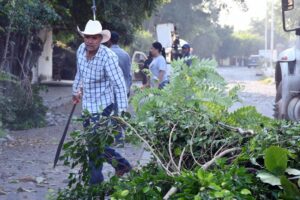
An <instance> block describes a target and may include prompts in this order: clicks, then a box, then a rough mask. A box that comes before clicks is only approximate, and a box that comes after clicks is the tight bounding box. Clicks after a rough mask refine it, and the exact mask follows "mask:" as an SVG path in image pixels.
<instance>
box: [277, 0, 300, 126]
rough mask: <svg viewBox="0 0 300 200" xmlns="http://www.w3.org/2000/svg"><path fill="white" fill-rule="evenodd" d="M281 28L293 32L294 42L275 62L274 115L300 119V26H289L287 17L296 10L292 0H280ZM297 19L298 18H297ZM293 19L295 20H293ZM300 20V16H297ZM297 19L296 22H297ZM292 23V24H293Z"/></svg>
mask: <svg viewBox="0 0 300 200" xmlns="http://www.w3.org/2000/svg"><path fill="white" fill-rule="evenodd" d="M281 5H282V22H283V29H284V31H286V32H295V34H296V36H297V41H296V44H295V46H294V47H293V48H289V49H287V50H285V51H283V52H282V53H280V54H279V61H278V62H277V63H276V69H275V83H276V97H275V107H274V117H275V118H277V119H286V120H293V121H299V120H300V37H299V36H300V26H297V25H296V26H291V24H290V21H291V20H290V19H288V17H289V16H294V15H290V13H291V12H293V11H295V10H296V7H295V3H294V0H281ZM297 20H298V19H297ZM293 21H295V20H293ZM299 21H300V18H299ZM299 21H298V23H297V24H299ZM293 25H294V24H293Z"/></svg>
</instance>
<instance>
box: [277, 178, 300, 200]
mask: <svg viewBox="0 0 300 200" xmlns="http://www.w3.org/2000/svg"><path fill="white" fill-rule="evenodd" d="M280 182H281V185H282V187H283V190H284V194H283V198H284V199H285V200H299V199H300V190H299V188H298V187H297V186H296V185H295V184H293V183H292V182H291V181H289V179H287V178H286V177H284V176H281V177H280Z"/></svg>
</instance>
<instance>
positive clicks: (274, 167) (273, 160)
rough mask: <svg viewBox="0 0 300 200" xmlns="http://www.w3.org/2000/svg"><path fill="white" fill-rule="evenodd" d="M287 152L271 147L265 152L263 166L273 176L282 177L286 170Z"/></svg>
mask: <svg viewBox="0 0 300 200" xmlns="http://www.w3.org/2000/svg"><path fill="white" fill-rule="evenodd" d="M287 162H288V156H287V150H285V149H282V148H280V147H276V146H271V147H269V148H268V149H267V150H266V151H265V166H266V168H267V170H269V171H270V172H272V173H273V174H274V175H277V176H280V175H283V174H284V172H285V170H286V168H287Z"/></svg>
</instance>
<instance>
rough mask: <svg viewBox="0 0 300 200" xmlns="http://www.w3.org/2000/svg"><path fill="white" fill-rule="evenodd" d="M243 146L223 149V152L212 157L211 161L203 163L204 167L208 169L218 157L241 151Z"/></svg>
mask: <svg viewBox="0 0 300 200" xmlns="http://www.w3.org/2000/svg"><path fill="white" fill-rule="evenodd" d="M240 150H241V148H239V147H235V148H231V149H227V150H225V151H222V152H221V153H219V154H218V155H217V156H215V157H214V158H213V159H211V160H210V161H208V162H206V163H205V164H204V165H202V167H201V168H202V169H204V170H207V169H208V168H209V167H210V166H211V165H213V164H214V163H215V162H216V160H217V159H219V158H222V157H223V156H225V155H226V154H229V153H232V152H235V151H240Z"/></svg>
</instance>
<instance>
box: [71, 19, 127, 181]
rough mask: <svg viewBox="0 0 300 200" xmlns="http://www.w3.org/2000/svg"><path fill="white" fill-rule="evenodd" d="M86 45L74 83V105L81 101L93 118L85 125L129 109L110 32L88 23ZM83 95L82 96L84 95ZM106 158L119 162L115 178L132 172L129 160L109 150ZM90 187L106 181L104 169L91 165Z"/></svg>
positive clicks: (83, 47) (80, 55)
mask: <svg viewBox="0 0 300 200" xmlns="http://www.w3.org/2000/svg"><path fill="white" fill-rule="evenodd" d="M79 32H80V34H81V35H82V36H83V38H84V43H83V44H81V45H80V47H79V48H78V50H77V73H76V76H75V80H74V83H73V103H78V102H79V101H80V99H81V97H82V107H83V109H84V110H87V111H89V113H91V114H92V116H93V117H92V118H91V119H88V120H87V121H85V123H84V127H87V126H89V123H90V121H93V122H97V121H98V120H99V117H100V115H99V112H100V111H102V113H101V115H103V116H109V115H110V114H111V113H112V111H113V110H114V108H117V111H118V113H121V112H122V111H125V110H126V109H127V106H128V101H127V91H126V84H125V81H124V76H123V73H122V71H121V69H120V67H119V66H118V57H117V56H116V54H115V53H113V52H112V51H111V50H110V49H109V48H107V47H105V46H104V45H100V44H101V43H105V42H107V41H108V40H109V38H110V32H109V31H108V30H102V26H101V24H100V22H99V21H92V20H89V22H88V23H87V25H86V27H85V30H84V31H83V32H81V31H79ZM82 93H83V94H82ZM104 157H105V158H106V160H107V161H108V162H111V160H116V161H117V162H118V164H117V166H116V167H115V169H116V174H117V175H118V176H122V175H123V174H124V173H126V172H128V171H130V169H131V166H130V164H129V163H128V161H127V160H126V159H124V158H123V157H122V156H121V155H120V154H118V153H117V152H116V151H115V150H113V149H112V148H110V147H107V148H105V152H104ZM90 167H91V169H92V172H91V173H92V174H91V180H90V182H91V184H97V183H100V182H102V181H103V175H102V166H100V167H98V168H96V167H95V165H94V163H91V166H90Z"/></svg>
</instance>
